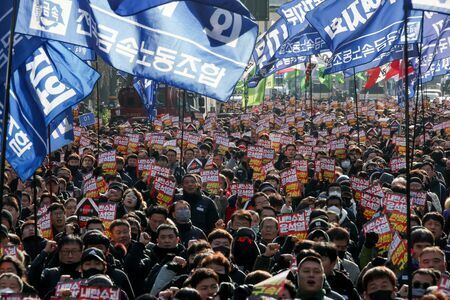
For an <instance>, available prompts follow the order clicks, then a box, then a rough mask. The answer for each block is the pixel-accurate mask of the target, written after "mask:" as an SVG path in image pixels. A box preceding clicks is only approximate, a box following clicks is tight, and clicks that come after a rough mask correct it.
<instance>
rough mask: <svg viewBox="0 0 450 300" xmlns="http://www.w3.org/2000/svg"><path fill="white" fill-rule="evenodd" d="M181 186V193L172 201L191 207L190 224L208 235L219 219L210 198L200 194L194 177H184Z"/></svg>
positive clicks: (188, 175) (189, 175)
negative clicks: (181, 202) (180, 201)
mask: <svg viewBox="0 0 450 300" xmlns="http://www.w3.org/2000/svg"><path fill="white" fill-rule="evenodd" d="M181 184H182V187H183V192H182V193H181V194H179V195H175V199H174V200H175V201H178V200H185V201H186V202H188V203H189V205H190V206H191V221H192V224H193V225H195V226H197V227H198V228H200V229H201V230H203V232H204V233H205V234H208V233H210V232H211V231H212V230H213V229H214V226H215V224H216V222H217V220H218V219H219V214H218V212H217V207H216V204H215V203H214V201H213V200H211V198H209V197H207V196H205V195H203V194H202V193H201V190H200V186H201V185H200V183H199V181H198V180H197V178H196V175H193V174H187V175H185V176H184V177H183V180H182V183H181Z"/></svg>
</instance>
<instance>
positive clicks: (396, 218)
mask: <svg viewBox="0 0 450 300" xmlns="http://www.w3.org/2000/svg"><path fill="white" fill-rule="evenodd" d="M383 202H384V207H385V211H386V213H387V214H388V216H389V223H390V224H391V226H392V228H393V229H394V230H397V231H398V232H401V233H405V232H406V196H405V195H403V194H396V193H386V194H385V196H384V201H383Z"/></svg>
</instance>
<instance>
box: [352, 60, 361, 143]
mask: <svg viewBox="0 0 450 300" xmlns="http://www.w3.org/2000/svg"><path fill="white" fill-rule="evenodd" d="M353 92H354V94H355V110H356V134H357V137H358V147H359V146H361V142H360V139H359V107H358V106H359V105H358V90H357V86H356V71H355V67H353Z"/></svg>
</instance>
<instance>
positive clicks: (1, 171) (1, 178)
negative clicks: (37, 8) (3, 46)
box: [0, 0, 17, 211]
mask: <svg viewBox="0 0 450 300" xmlns="http://www.w3.org/2000/svg"><path fill="white" fill-rule="evenodd" d="M12 2H13V9H12V13H11V14H12V15H11V28H10V31H9V41H8V42H9V45H8V64H7V66H6V84H5V102H4V103H3V124H2V148H1V154H0V155H1V157H0V159H1V165H0V200H1V201H0V211H2V209H3V191H4V188H3V185H4V184H5V164H6V139H7V131H8V122H9V101H10V94H9V89H10V87H11V83H10V80H11V73H12V64H13V48H14V31H15V29H16V10H17V1H16V0H13V1H12Z"/></svg>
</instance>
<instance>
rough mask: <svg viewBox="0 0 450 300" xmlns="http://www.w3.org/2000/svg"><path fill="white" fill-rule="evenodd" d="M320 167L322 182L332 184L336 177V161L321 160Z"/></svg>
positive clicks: (331, 159)
mask: <svg viewBox="0 0 450 300" xmlns="http://www.w3.org/2000/svg"><path fill="white" fill-rule="evenodd" d="M320 165H321V171H322V176H323V180H325V181H328V182H334V179H335V177H336V159H334V158H321V159H320Z"/></svg>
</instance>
